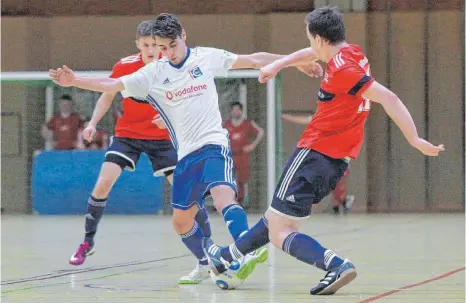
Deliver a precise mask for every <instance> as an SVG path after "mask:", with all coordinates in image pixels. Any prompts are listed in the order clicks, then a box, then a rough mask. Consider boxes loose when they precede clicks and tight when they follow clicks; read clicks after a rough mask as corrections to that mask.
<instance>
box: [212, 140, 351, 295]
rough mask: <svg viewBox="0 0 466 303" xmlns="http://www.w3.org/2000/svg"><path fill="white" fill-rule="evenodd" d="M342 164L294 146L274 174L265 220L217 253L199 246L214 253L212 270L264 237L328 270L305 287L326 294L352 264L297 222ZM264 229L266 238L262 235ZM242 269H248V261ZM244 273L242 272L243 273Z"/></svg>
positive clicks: (338, 173) (348, 275) (346, 275)
mask: <svg viewBox="0 0 466 303" xmlns="http://www.w3.org/2000/svg"><path fill="white" fill-rule="evenodd" d="M344 166H345V163H343V161H342V160H334V159H329V158H328V157H325V156H323V155H321V154H318V153H315V152H311V151H309V150H306V149H298V150H297V151H295V154H294V155H293V156H292V158H291V159H290V161H289V162H288V164H287V166H286V168H285V170H284V172H283V174H282V176H281V178H280V181H279V184H278V186H277V190H276V192H275V195H274V200H273V201H272V206H271V208H270V209H269V210H268V211H267V213H266V219H264V218H263V219H261V220H260V221H259V222H258V223H257V224H256V225H255V226H254V227H253V228H251V230H249V231H248V232H247V233H246V234H245V235H244V236H243V237H242V238H241V239H239V240H238V241H236V243H235V244H233V245H230V247H228V248H223V249H222V250H220V253H217V254H212V253H209V251H219V250H218V249H212V248H210V247H215V245H212V244H211V245H210V247H205V248H204V249H205V251H206V252H207V257H208V258H209V259H212V258H214V259H215V260H214V262H212V263H213V264H214V265H218V266H217V268H213V270H214V271H215V270H217V271H222V267H221V263H228V262H231V261H232V260H235V259H238V258H240V257H241V256H242V255H244V254H246V253H248V252H250V251H252V250H253V249H255V248H256V247H258V246H260V245H264V244H266V243H267V242H268V240H269V238H270V240H271V242H272V243H273V244H274V245H275V246H276V247H278V248H280V249H282V250H283V251H284V252H286V253H288V254H290V255H292V256H294V257H295V258H297V259H298V260H301V261H303V262H305V263H308V264H311V265H314V266H316V267H318V268H320V269H323V270H326V271H328V272H327V275H326V277H325V278H324V279H323V280H322V281H321V282H320V283H319V284H318V285H317V286H316V287H315V288H313V289H312V290H311V293H312V294H332V293H334V292H335V291H336V290H337V289H339V288H341V287H342V286H344V285H346V284H347V283H349V282H350V281H351V280H352V279H354V277H355V276H356V272H355V269H354V266H353V265H352V263H351V262H349V261H348V260H342V259H341V258H339V257H338V256H337V255H336V254H335V253H334V252H333V251H331V250H329V249H326V248H324V247H323V246H322V245H321V244H320V243H319V242H317V241H316V240H315V239H313V238H312V237H310V236H308V235H305V234H302V233H299V231H298V227H299V224H298V221H297V220H298V219H302V218H307V217H308V216H309V215H310V213H311V208H312V204H311V203H312V201H313V202H318V201H320V200H321V199H322V198H323V197H325V196H326V195H327V194H328V193H329V192H330V190H331V188H334V186H335V183H336V181H338V179H339V178H341V176H342V175H343V172H344V170H342V167H344ZM267 231H268V237H267V236H265V234H266V232H267ZM205 242H207V241H204V245H206V244H205ZM217 260H219V262H216V261H217ZM253 265H254V264H253ZM249 267H253V266H249ZM245 268H246V270H248V265H246V266H245ZM219 269H220V270H219ZM238 275H239V274H238ZM248 275H249V273H245V276H246V277H247V276H248Z"/></svg>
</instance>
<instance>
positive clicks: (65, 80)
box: [49, 65, 76, 87]
mask: <svg viewBox="0 0 466 303" xmlns="http://www.w3.org/2000/svg"><path fill="white" fill-rule="evenodd" d="M49 76H50V78H52V80H53V82H54V83H55V84H58V85H60V86H64V87H67V86H73V83H74V81H75V80H76V76H75V75H74V72H73V71H72V70H71V69H70V68H69V67H68V66H66V65H63V67H62V68H58V69H57V70H55V69H51V70H49Z"/></svg>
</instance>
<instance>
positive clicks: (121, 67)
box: [110, 54, 170, 140]
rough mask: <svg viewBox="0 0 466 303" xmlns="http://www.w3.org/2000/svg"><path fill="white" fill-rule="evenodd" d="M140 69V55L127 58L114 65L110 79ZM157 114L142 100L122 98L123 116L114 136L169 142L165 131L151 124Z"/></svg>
mask: <svg viewBox="0 0 466 303" xmlns="http://www.w3.org/2000/svg"><path fill="white" fill-rule="evenodd" d="M159 58H160V55H159ZM141 67H144V62H143V61H142V57H141V54H136V55H133V56H129V57H126V58H123V59H121V60H120V61H118V63H117V64H115V66H114V67H113V70H112V74H111V76H110V77H111V78H118V77H121V76H124V75H129V74H132V73H134V72H136V71H137V70H139V69H140V68H141ZM141 97H143V96H141ZM157 114H158V113H157V111H156V110H155V109H154V108H153V107H152V106H151V105H150V104H149V103H147V102H146V101H144V100H139V99H137V98H124V99H123V114H122V116H121V117H119V118H118V120H117V123H116V126H115V136H116V137H123V138H131V139H143V140H170V137H169V135H168V131H167V130H165V129H160V128H158V127H157V126H156V125H155V124H154V123H152V119H153V118H154V116H155V115H157Z"/></svg>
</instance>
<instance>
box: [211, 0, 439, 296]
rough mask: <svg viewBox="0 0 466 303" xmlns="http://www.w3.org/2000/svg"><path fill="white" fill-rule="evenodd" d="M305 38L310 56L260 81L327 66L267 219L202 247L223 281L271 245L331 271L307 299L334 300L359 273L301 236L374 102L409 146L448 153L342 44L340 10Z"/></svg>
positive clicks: (325, 12) (318, 14)
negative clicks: (240, 262)
mask: <svg viewBox="0 0 466 303" xmlns="http://www.w3.org/2000/svg"><path fill="white" fill-rule="evenodd" d="M306 31H307V36H308V38H309V40H310V44H311V48H307V49H303V50H300V51H297V52H295V53H293V54H291V55H288V56H286V57H284V58H282V59H279V60H277V61H275V62H273V63H271V64H269V65H267V66H265V67H263V68H262V69H261V76H260V77H259V81H261V82H263V83H264V82H266V81H267V80H269V79H271V78H273V77H274V76H275V75H276V74H277V73H278V72H279V71H280V70H281V69H283V68H285V67H287V66H289V65H290V64H296V63H297V62H299V61H307V60H309V61H315V60H320V61H323V62H326V63H328V66H327V70H326V73H325V76H324V79H323V81H322V84H321V87H320V90H319V93H318V95H317V97H318V108H317V112H316V114H315V115H314V117H313V119H312V121H311V122H310V123H309V125H308V127H307V128H306V130H305V131H304V134H303V135H302V137H301V139H300V140H299V142H298V146H297V149H296V151H295V152H294V154H293V156H291V158H290V160H289V161H288V163H287V165H286V167H285V169H284V171H283V173H282V176H281V177H280V180H279V182H278V185H277V188H276V191H275V194H274V198H273V200H272V205H271V207H270V208H269V209H268V210H267V212H266V214H265V216H264V217H263V218H262V219H261V220H260V221H259V222H258V223H257V224H256V225H255V226H254V227H252V228H251V229H250V230H249V231H248V232H247V233H246V234H244V235H243V236H242V237H241V238H240V239H238V240H237V241H236V242H235V243H234V244H232V245H230V246H229V247H224V248H221V247H218V246H216V245H215V244H213V243H212V241H211V240H210V239H207V238H204V240H203V245H204V251H205V253H206V254H207V257H208V258H209V261H210V264H211V266H212V270H213V271H214V272H215V273H218V272H223V271H225V270H226V268H227V267H228V265H229V264H230V263H231V262H233V260H236V259H239V258H241V256H242V255H245V254H247V253H249V252H251V251H254V250H255V249H257V248H258V247H261V246H263V245H265V244H267V243H269V242H272V243H273V244H274V245H275V246H276V247H277V248H280V249H282V250H283V251H284V252H286V253H288V254H290V255H292V256H293V257H295V258H297V259H298V260H300V261H303V262H305V263H307V264H310V265H314V266H315V267H317V268H319V269H321V270H324V271H326V272H327V274H326V275H325V277H324V278H323V279H322V280H320V282H319V283H318V284H317V285H316V286H315V287H314V288H312V289H311V291H310V293H311V294H312V295H331V294H334V293H335V292H336V291H337V290H338V289H340V288H341V287H343V286H344V285H346V284H348V283H349V282H351V281H352V280H353V279H354V278H355V277H356V269H355V267H354V265H353V264H352V263H351V262H350V261H349V260H348V259H342V258H340V257H339V256H338V255H337V254H336V253H335V252H333V251H332V250H329V249H326V248H324V247H323V246H322V245H321V244H320V243H319V242H317V241H316V240H315V239H313V238H312V237H310V236H308V235H305V234H302V233H299V232H298V230H299V219H303V218H307V217H309V215H310V214H311V208H312V204H314V203H318V202H320V201H321V200H322V198H324V197H325V196H326V195H328V194H329V193H330V191H331V190H332V189H334V188H335V185H336V184H337V183H338V181H339V180H340V179H341V178H342V176H343V174H344V172H345V171H346V169H347V167H348V162H349V161H350V160H351V159H356V158H357V156H358V154H359V150H360V148H361V145H362V141H363V134H364V122H365V121H366V118H367V115H368V113H369V110H370V106H371V102H372V101H373V102H377V103H379V104H381V105H382V106H383V108H384V109H385V111H386V112H387V114H388V115H389V116H390V117H391V118H392V120H393V121H394V122H395V123H396V124H397V125H398V127H399V128H400V129H401V131H402V132H403V134H404V136H405V137H406V139H407V140H408V142H409V143H410V144H411V145H412V146H413V147H415V148H417V149H418V150H419V151H421V152H422V153H423V154H425V155H427V156H438V155H439V153H440V152H441V151H444V148H443V145H439V146H434V145H432V144H431V143H429V142H427V141H426V140H423V139H421V138H419V136H418V133H417V130H416V126H415V125H414V122H413V119H412V117H411V115H410V113H409V112H408V110H407V109H406V107H405V106H404V104H403V103H402V102H401V101H400V99H398V97H397V96H396V95H395V94H394V93H393V92H391V91H390V90H388V89H387V88H385V87H384V86H383V85H381V84H379V83H377V82H376V81H375V80H374V79H373V78H372V76H371V75H370V71H369V63H368V60H367V58H366V57H365V55H364V54H363V52H362V50H361V48H360V47H359V46H357V45H350V44H348V43H347V42H346V41H345V28H344V24H343V18H342V15H341V13H340V12H339V10H338V9H336V8H331V7H323V8H319V9H316V10H314V11H313V12H311V13H310V14H308V16H307V17H306ZM254 266H255V264H254V263H251V264H245V265H244V266H243V267H242V268H243V269H244V270H245V271H248V272H247V273H241V274H242V276H243V277H244V276H247V275H248V274H249V273H250V272H251V271H252V270H253V269H254ZM239 274H240V273H238V275H239Z"/></svg>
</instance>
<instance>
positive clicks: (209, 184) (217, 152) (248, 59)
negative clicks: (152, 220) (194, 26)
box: [50, 14, 322, 279]
mask: <svg viewBox="0 0 466 303" xmlns="http://www.w3.org/2000/svg"><path fill="white" fill-rule="evenodd" d="M153 36H154V39H155V41H156V43H157V45H158V46H159V47H160V50H161V52H162V53H163V57H164V58H162V59H160V60H157V61H154V62H153V63H150V64H147V65H146V66H145V67H143V68H141V69H140V70H138V71H137V72H135V73H134V74H131V75H127V76H123V77H120V78H117V79H112V78H81V77H76V76H75V75H74V73H73V71H72V70H70V69H69V68H67V67H66V66H63V68H59V69H58V70H50V76H51V77H52V78H53V80H54V82H55V83H57V84H59V85H61V86H76V87H79V88H82V89H88V90H93V91H99V92H119V91H121V92H122V94H123V95H124V96H125V97H129V96H131V97H139V98H145V99H146V100H147V101H148V102H149V103H150V104H151V105H152V106H153V107H154V108H156V109H157V111H158V112H159V113H160V116H161V118H162V119H163V122H164V123H165V125H166V127H167V129H168V131H169V134H170V137H171V140H172V142H173V145H174V146H175V148H176V150H177V153H178V164H177V166H176V169H175V172H174V178H173V179H174V180H173V196H172V206H173V209H174V212H173V226H174V229H175V230H176V232H177V233H178V234H179V235H180V236H181V238H182V241H183V243H184V244H185V245H186V246H187V247H188V248H189V249H190V250H191V252H192V253H193V254H194V255H195V256H196V257H197V259H198V260H199V262H200V263H201V265H204V264H205V265H207V263H206V259H205V255H204V252H203V249H202V238H203V237H204V233H203V231H202V228H201V227H200V226H198V224H197V223H196V221H195V220H194V217H195V215H196V213H197V211H198V209H202V208H204V201H205V198H206V197H207V196H209V195H211V196H212V198H213V201H214V205H215V207H216V209H217V210H218V211H219V212H220V213H222V215H223V217H224V220H225V222H226V225H227V227H228V229H229V231H230V234H231V235H232V237H233V238H234V239H238V238H239V237H240V236H241V235H242V234H243V233H245V232H246V231H247V230H248V223H247V217H246V213H245V212H244V210H243V208H242V207H241V206H239V205H238V204H237V203H236V201H235V199H236V192H237V189H236V181H235V177H234V172H233V161H232V157H231V152H230V148H229V140H228V133H227V131H226V130H225V129H224V128H223V127H222V119H221V115H220V110H219V105H218V95H217V90H216V87H215V83H214V76H215V75H218V74H224V73H226V72H227V71H228V70H229V69H242V68H260V67H262V66H265V65H267V64H269V63H271V62H273V61H275V60H277V59H280V58H282V57H283V56H281V55H274V54H269V53H254V54H250V55H236V54H233V53H230V52H228V51H225V50H220V49H215V48H206V47H197V48H192V49H191V48H188V47H187V46H186V42H185V40H186V32H185V30H184V29H183V28H182V26H181V24H180V22H179V20H178V18H177V17H176V16H174V15H171V14H161V15H159V16H158V17H157V19H156V20H155V22H154V27H153ZM304 64H305V65H304ZM295 66H296V67H298V68H299V69H300V70H302V71H303V72H305V73H307V74H308V75H310V76H319V75H321V73H322V69H321V68H320V66H318V65H314V64H309V63H308V62H305V63H303V65H300V63H299V62H298V63H295ZM266 258H267V251H266V250H263V251H261V252H259V253H257V254H256V255H254V256H252V259H253V260H257V261H258V262H261V261H265V259H266ZM202 262H205V263H204V264H202ZM243 273H245V272H243ZM249 273H250V272H249V270H248V271H247V272H246V273H245V274H247V275H248V274H249ZM199 276H200V279H207V278H208V277H209V275H208V267H207V266H205V267H203V268H202V269H201V273H199ZM238 276H239V278H244V277H240V275H238Z"/></svg>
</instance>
